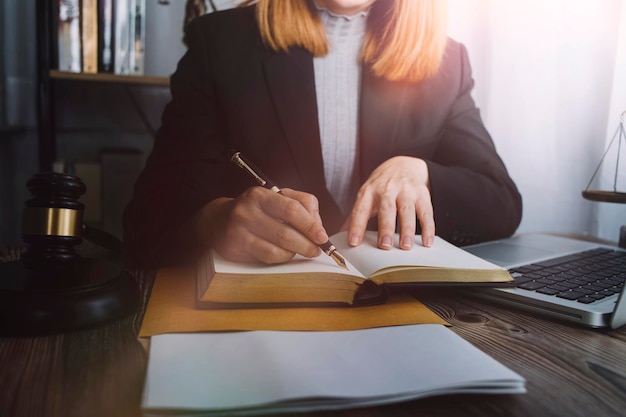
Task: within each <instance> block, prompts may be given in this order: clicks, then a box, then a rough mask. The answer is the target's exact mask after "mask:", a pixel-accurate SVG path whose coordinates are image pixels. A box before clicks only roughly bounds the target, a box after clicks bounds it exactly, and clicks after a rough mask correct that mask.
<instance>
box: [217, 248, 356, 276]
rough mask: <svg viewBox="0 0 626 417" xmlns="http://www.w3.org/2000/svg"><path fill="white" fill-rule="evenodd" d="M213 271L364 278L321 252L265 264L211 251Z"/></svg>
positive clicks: (351, 266)
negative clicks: (234, 259)
mask: <svg viewBox="0 0 626 417" xmlns="http://www.w3.org/2000/svg"><path fill="white" fill-rule="evenodd" d="M212 256H213V262H214V265H215V272H216V273H220V274H238V275H247V274H250V275H254V274H272V275H275V274H297V273H306V274H310V273H312V272H313V273H321V272H327V273H335V274H337V273H339V274H345V275H352V276H355V277H359V278H364V275H363V274H362V273H361V272H360V271H359V270H358V269H357V268H355V267H354V265H352V264H351V263H350V262H346V264H347V265H348V271H346V270H345V269H343V268H342V267H340V266H339V265H337V264H336V263H335V261H333V259H332V258H331V257H330V256H327V255H325V254H321V255H320V256H318V257H316V258H305V257H304V256H301V255H296V256H295V257H294V258H293V259H292V260H291V261H289V262H287V263H284V264H276V265H266V264H260V263H244V262H232V261H229V260H226V259H224V258H223V257H222V256H220V255H219V254H218V253H217V252H215V251H213V252H212Z"/></svg>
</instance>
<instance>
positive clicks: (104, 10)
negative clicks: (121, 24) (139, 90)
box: [98, 0, 114, 72]
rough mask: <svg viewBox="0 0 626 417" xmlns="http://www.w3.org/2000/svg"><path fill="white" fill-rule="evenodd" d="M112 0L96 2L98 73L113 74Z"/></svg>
mask: <svg viewBox="0 0 626 417" xmlns="http://www.w3.org/2000/svg"><path fill="white" fill-rule="evenodd" d="M113 10H114V9H113V0H98V72H113V50H114V49H113V48H114V19H113Z"/></svg>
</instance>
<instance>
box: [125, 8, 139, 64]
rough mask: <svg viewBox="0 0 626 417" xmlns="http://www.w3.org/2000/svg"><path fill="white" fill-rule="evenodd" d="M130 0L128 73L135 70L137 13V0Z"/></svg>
mask: <svg viewBox="0 0 626 417" xmlns="http://www.w3.org/2000/svg"><path fill="white" fill-rule="evenodd" d="M127 1H128V74H133V73H134V71H135V15H136V13H137V9H136V4H137V0H127Z"/></svg>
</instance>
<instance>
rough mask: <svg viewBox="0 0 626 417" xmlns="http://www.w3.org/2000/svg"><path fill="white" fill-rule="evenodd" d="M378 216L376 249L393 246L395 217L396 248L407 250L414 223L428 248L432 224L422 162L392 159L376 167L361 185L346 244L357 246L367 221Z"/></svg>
mask: <svg viewBox="0 0 626 417" xmlns="http://www.w3.org/2000/svg"><path fill="white" fill-rule="evenodd" d="M376 214H378V247H380V248H381V249H391V248H392V247H393V244H394V243H393V242H394V236H395V230H396V218H397V219H398V220H399V225H400V248H402V249H411V248H412V247H413V242H414V241H415V230H416V221H419V224H420V226H421V229H422V244H423V245H424V246H426V247H429V246H431V245H432V242H433V239H434V236H435V221H434V217H433V206H432V201H431V197H430V185H429V175H428V166H427V165H426V162H424V160H422V159H419V158H414V157H409V156H396V157H393V158H391V159H388V160H387V161H385V162H383V163H382V164H381V165H379V166H378V167H377V168H376V169H375V170H374V171H373V172H372V174H371V175H370V176H369V178H368V179H367V181H365V183H364V184H363V186H362V187H361V189H360V190H359V193H358V194H357V198H356V202H355V203H354V206H353V208H352V213H351V215H350V218H349V219H348V225H347V226H348V227H347V228H348V242H349V243H350V245H352V246H358V245H360V244H361V242H362V241H363V235H364V233H365V230H366V228H367V223H368V221H369V219H370V218H371V217H372V216H374V215H376Z"/></svg>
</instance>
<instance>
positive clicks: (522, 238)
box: [463, 234, 626, 329]
mask: <svg viewBox="0 0 626 417" xmlns="http://www.w3.org/2000/svg"><path fill="white" fill-rule="evenodd" d="M463 249H465V250H467V251H468V252H470V253H473V254H474V255H476V256H478V257H481V258H483V259H486V260H488V261H490V262H493V263H495V264H497V265H500V266H502V267H504V268H506V269H508V270H509V272H510V273H511V275H512V276H513V277H514V278H515V280H516V287H515V288H489V289H478V290H476V294H478V295H479V296H480V297H483V298H487V299H489V300H494V301H497V302H500V303H505V304H507V305H510V306H514V307H517V308H521V309H524V310H527V311H531V312H534V313H540V314H544V315H548V316H550V317H554V318H558V319H563V320H567V321H569V322H575V323H578V324H581V325H584V326H589V327H594V328H600V327H611V328H614V329H615V328H618V327H620V326H622V325H624V324H626V295H624V293H626V285H624V281H625V280H626V250H624V249H621V248H619V247H617V246H609V245H603V244H598V243H594V242H588V241H583V240H577V239H571V238H565V237H560V236H553V235H547V234H521V235H518V236H513V237H511V238H507V239H501V240H495V241H491V242H485V243H480V244H477V245H471V246H465V247H464V248H463ZM594 258H598V259H599V260H598V259H596V260H595V261H594ZM596 267H599V269H600V271H596V270H595V268H596ZM603 278H604V279H606V280H605V281H604V283H602V282H601V281H599V280H601V279H603ZM620 282H621V283H620Z"/></svg>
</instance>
